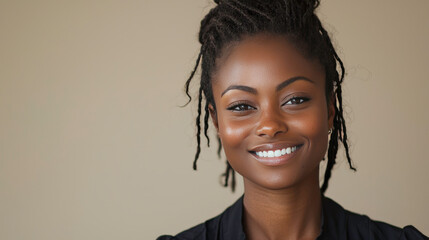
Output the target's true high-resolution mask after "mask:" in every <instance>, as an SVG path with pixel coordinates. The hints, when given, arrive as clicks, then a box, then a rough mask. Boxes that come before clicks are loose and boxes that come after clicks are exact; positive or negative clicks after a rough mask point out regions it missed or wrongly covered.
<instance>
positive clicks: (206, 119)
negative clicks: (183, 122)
mask: <svg viewBox="0 0 429 240" xmlns="http://www.w3.org/2000/svg"><path fill="white" fill-rule="evenodd" d="M209 116H210V114H209V102H208V101H207V100H206V106H205V107H204V136H205V137H206V139H207V147H210V138H209V135H208V130H209Z"/></svg>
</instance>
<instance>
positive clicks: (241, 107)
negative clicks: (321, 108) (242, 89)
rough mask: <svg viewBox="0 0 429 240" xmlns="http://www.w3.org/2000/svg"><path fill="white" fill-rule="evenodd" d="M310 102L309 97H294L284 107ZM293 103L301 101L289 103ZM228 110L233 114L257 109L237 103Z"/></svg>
mask: <svg viewBox="0 0 429 240" xmlns="http://www.w3.org/2000/svg"><path fill="white" fill-rule="evenodd" d="M308 100H310V99H309V98H307V97H292V98H290V99H289V100H287V101H286V102H285V103H283V104H282V106H285V105H299V104H303V103H305V102H307V101H308ZM291 101H299V102H295V103H290V104H289V102H291ZM244 108H246V109H244ZM227 110H229V111H232V112H243V111H250V110H256V108H255V107H253V106H251V105H250V104H249V103H247V102H237V103H235V104H233V105H232V106H230V107H228V108H227Z"/></svg>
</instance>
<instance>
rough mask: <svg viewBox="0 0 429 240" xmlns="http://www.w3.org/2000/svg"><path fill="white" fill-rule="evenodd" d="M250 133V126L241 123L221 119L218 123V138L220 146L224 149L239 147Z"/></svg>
mask: <svg viewBox="0 0 429 240" xmlns="http://www.w3.org/2000/svg"><path fill="white" fill-rule="evenodd" d="M220 119H222V118H220ZM250 132H251V124H246V123H245V122H243V121H233V120H228V119H223V120H222V121H220V122H219V137H220V139H221V140H222V143H223V144H222V145H223V146H224V147H226V148H237V147H240V146H241V145H242V144H243V143H244V141H243V140H244V139H245V138H246V136H248V135H249V133H250ZM225 150H227V149H225Z"/></svg>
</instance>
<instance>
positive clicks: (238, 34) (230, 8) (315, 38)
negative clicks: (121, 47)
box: [185, 0, 355, 194]
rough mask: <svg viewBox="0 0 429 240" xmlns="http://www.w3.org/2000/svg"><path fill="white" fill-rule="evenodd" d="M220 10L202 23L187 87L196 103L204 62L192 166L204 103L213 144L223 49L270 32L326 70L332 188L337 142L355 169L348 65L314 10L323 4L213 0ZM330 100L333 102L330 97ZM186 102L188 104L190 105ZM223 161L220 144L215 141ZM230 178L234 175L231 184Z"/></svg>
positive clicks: (314, 1) (327, 175)
mask: <svg viewBox="0 0 429 240" xmlns="http://www.w3.org/2000/svg"><path fill="white" fill-rule="evenodd" d="M215 3H216V4H217V5H216V7H214V8H213V9H211V10H210V12H209V13H208V14H207V15H206V16H205V17H204V19H203V20H202V21H201V27H200V32H199V38H198V40H199V42H200V43H201V49H200V52H199V54H198V57H197V61H196V64H195V67H194V69H193V71H192V72H191V74H190V76H189V79H188V80H187V81H186V84H185V92H186V94H187V96H188V97H189V102H190V101H191V100H192V98H191V95H190V93H189V85H190V82H191V80H192V78H193V77H194V75H195V72H196V71H197V69H198V66H199V65H200V63H201V80H200V87H199V91H198V116H197V118H196V127H197V134H196V135H197V143H198V145H197V151H196V154H195V159H194V163H193V168H194V169H195V170H196V169H197V160H198V157H199V155H200V151H201V147H200V145H201V134H202V133H201V114H202V105H203V100H205V101H204V135H205V137H206V138H207V145H208V146H210V139H209V136H208V133H207V131H208V128H209V125H208V120H209V108H208V106H209V104H211V105H212V106H213V107H214V110H215V111H216V106H215V102H214V99H213V92H212V85H211V79H212V78H211V77H212V75H213V73H214V71H216V69H215V67H216V60H217V59H219V58H220V57H221V54H222V50H223V49H224V48H225V47H226V46H228V45H230V44H232V43H234V42H235V43H236V42H238V41H240V40H241V39H242V38H243V37H246V36H252V35H255V34H258V33H270V34H279V35H284V36H286V37H287V39H288V40H289V41H290V42H291V43H292V44H294V45H295V46H296V47H297V48H298V49H299V50H300V51H301V53H302V54H303V55H304V56H306V57H308V58H313V59H317V60H319V62H320V63H321V64H322V66H323V67H324V69H325V72H326V86H325V95H326V101H327V103H329V101H332V99H333V100H334V101H335V117H334V125H333V129H332V133H331V135H330V139H329V147H328V163H327V166H326V172H325V176H324V181H323V185H322V187H321V192H322V194H324V193H325V191H326V189H327V188H328V182H329V179H330V177H331V171H332V168H333V166H334V165H335V159H336V156H337V152H338V141H340V142H341V143H342V144H343V146H344V149H345V153H346V157H347V161H348V163H349V166H350V168H351V169H353V170H355V168H354V167H353V165H352V162H351V159H350V154H349V146H348V143H347V133H346V124H345V120H344V117H343V107H342V97H341V83H342V82H343V78H344V73H345V70H344V65H343V62H342V61H341V59H340V58H339V57H338V55H337V53H336V51H335V49H334V47H333V45H332V42H331V39H330V38H329V36H328V33H327V32H326V30H325V29H324V28H323V26H322V24H321V22H320V20H319V18H318V17H317V16H316V14H315V13H314V12H315V9H316V8H317V7H318V6H319V3H320V1H319V0H270V1H267V0H215ZM331 97H332V98H331ZM189 102H188V103H189ZM217 139H218V143H219V148H218V155H219V157H220V152H221V148H222V146H221V142H220V139H219V137H217ZM226 165H227V167H226V171H225V173H224V174H223V176H224V180H225V183H224V185H225V186H228V183H229V182H231V188H232V190H233V191H234V188H235V172H234V170H233V169H232V167H231V166H230V164H229V163H228V161H227V162H226ZM230 175H231V176H232V177H231V178H232V179H231V180H230V181H229V177H230Z"/></svg>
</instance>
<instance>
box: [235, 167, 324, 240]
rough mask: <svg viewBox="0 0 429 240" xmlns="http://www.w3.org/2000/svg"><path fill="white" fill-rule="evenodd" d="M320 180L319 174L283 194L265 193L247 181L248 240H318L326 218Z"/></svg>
mask: <svg viewBox="0 0 429 240" xmlns="http://www.w3.org/2000/svg"><path fill="white" fill-rule="evenodd" d="M318 176H319V174H318V172H317V174H315V176H314V177H312V178H310V179H309V180H307V181H309V182H303V183H300V184H297V186H294V187H290V188H287V189H281V190H267V189H263V188H261V187H259V186H256V185H255V184H253V183H252V182H250V181H248V180H246V179H245V180H244V187H245V194H244V200H243V201H244V211H243V217H244V218H243V225H244V228H245V229H244V230H245V233H246V236H247V239H251V240H252V239H258V240H259V239H270V240H275V239H313V240H314V239H316V238H317V237H318V236H319V234H320V225H321V215H322V200H321V194H320V189H319V178H318Z"/></svg>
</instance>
